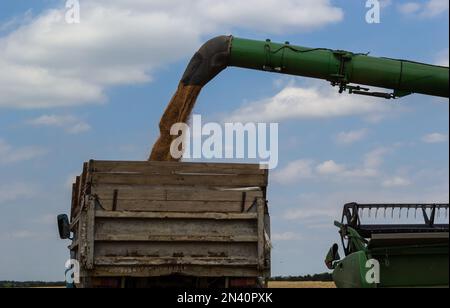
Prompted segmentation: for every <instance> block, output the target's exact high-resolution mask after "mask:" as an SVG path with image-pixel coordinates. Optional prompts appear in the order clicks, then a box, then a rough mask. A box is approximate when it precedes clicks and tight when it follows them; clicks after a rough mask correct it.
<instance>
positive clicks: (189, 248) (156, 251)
mask: <svg viewBox="0 0 450 308" xmlns="http://www.w3.org/2000/svg"><path fill="white" fill-rule="evenodd" d="M95 245H96V246H95V257H96V258H97V257H101V256H107V257H114V256H116V257H120V256H122V257H174V256H177V257H181V256H182V257H197V258H198V257H203V258H206V257H233V258H253V259H257V257H258V256H257V253H256V249H255V248H256V242H232V243H228V244H224V243H222V242H176V243H173V242H119V243H117V242H96V243H95Z"/></svg>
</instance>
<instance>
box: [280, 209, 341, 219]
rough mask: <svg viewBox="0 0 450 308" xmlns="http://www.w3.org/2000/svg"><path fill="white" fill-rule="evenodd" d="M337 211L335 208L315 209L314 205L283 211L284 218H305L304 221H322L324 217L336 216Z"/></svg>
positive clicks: (331, 217)
mask: <svg viewBox="0 0 450 308" xmlns="http://www.w3.org/2000/svg"><path fill="white" fill-rule="evenodd" d="M338 214H339V211H338V210H337V209H336V208H324V209H315V207H314V206H311V207H303V208H302V209H291V210H288V211H286V212H285V214H284V215H283V218H284V219H285V220H305V221H310V222H311V221H315V220H320V221H324V220H326V219H334V218H337V217H338Z"/></svg>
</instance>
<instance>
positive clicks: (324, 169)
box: [316, 160, 345, 175]
mask: <svg viewBox="0 0 450 308" xmlns="http://www.w3.org/2000/svg"><path fill="white" fill-rule="evenodd" d="M316 169H317V172H318V173H319V174H321V175H332V174H340V173H342V172H343V171H344V170H345V166H343V165H339V164H337V163H336V162H334V161H333V160H329V161H326V162H324V163H322V164H320V165H318V166H317V168H316Z"/></svg>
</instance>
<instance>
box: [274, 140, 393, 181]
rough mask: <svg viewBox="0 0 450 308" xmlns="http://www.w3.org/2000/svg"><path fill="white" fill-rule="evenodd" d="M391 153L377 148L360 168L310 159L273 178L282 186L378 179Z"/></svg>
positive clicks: (286, 168)
mask: <svg viewBox="0 0 450 308" xmlns="http://www.w3.org/2000/svg"><path fill="white" fill-rule="evenodd" d="M390 152H391V149H389V148H386V147H379V148H376V149H374V150H372V151H370V152H369V153H367V154H366V155H365V156H364V159H363V161H362V163H361V164H360V165H359V166H358V165H356V166H346V165H345V164H339V163H337V162H335V161H334V160H329V161H325V162H322V163H315V162H314V161H313V160H308V159H301V160H296V161H293V162H290V163H289V164H288V165H287V166H286V167H284V168H282V169H280V170H278V171H275V172H274V174H273V177H272V178H273V180H274V181H275V182H277V183H280V184H293V183H297V182H298V181H300V180H304V179H316V180H317V179H325V180H330V179H334V180H339V181H341V180H342V179H354V178H376V177H379V176H380V175H381V167H382V165H383V163H384V157H385V156H386V155H387V154H389V153H390Z"/></svg>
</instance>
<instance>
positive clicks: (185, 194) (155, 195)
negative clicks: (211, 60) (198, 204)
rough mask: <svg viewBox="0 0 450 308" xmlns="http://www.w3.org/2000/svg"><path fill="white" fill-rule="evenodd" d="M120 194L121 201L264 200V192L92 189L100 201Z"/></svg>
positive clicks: (130, 187) (103, 187)
mask: <svg viewBox="0 0 450 308" xmlns="http://www.w3.org/2000/svg"><path fill="white" fill-rule="evenodd" d="M115 191H117V192H118V199H119V200H155V201H239V202H240V201H242V199H243V196H244V194H245V197H246V200H251V201H254V200H255V198H262V197H263V192H262V191H232V190H229V191H224V190H222V191H221V190H217V189H210V188H209V187H192V188H191V189H180V188H179V187H154V186H134V187H133V186H128V185H127V186H125V185H124V186H120V185H115V186H108V185H98V186H93V187H92V194H94V195H96V196H98V198H100V199H106V200H108V199H112V198H113V196H114V192H115Z"/></svg>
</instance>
